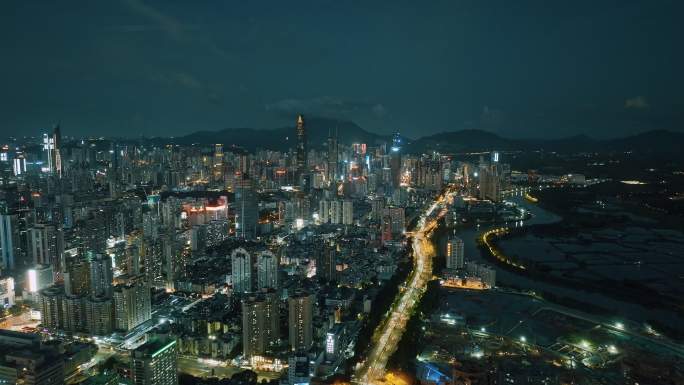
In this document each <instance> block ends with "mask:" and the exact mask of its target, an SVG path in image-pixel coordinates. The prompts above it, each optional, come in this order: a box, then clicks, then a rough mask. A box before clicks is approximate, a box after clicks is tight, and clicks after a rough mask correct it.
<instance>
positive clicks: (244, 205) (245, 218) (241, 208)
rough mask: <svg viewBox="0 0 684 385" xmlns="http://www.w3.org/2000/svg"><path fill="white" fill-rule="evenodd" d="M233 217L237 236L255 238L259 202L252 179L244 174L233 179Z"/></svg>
mask: <svg viewBox="0 0 684 385" xmlns="http://www.w3.org/2000/svg"><path fill="white" fill-rule="evenodd" d="M235 216H236V217H237V218H236V219H235V221H236V223H235V226H236V229H235V232H236V235H237V236H238V238H244V239H255V238H256V235H257V222H258V220H259V202H258V197H257V193H256V191H255V190H254V185H253V182H252V180H251V179H250V178H249V177H248V176H247V175H245V174H241V176H240V178H239V179H237V180H236V181H235Z"/></svg>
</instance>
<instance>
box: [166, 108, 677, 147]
mask: <svg viewBox="0 0 684 385" xmlns="http://www.w3.org/2000/svg"><path fill="white" fill-rule="evenodd" d="M305 122H306V132H307V137H308V141H309V146H310V147H311V148H317V147H323V146H325V143H326V140H327V138H328V135H329V133H333V134H334V133H335V131H337V135H338V140H339V142H340V143H347V144H350V143H367V144H369V145H374V144H380V143H388V142H389V141H391V136H390V135H379V134H375V133H372V132H369V131H366V130H364V129H363V128H361V127H359V126H358V125H357V124H356V123H354V122H350V121H345V120H337V119H329V118H319V117H311V118H306V120H305ZM153 140H155V141H159V142H164V143H169V142H171V143H175V144H184V145H188V144H193V143H200V144H213V143H222V144H223V145H224V147H230V146H237V147H241V148H244V149H245V150H248V151H254V150H255V149H258V148H265V149H272V150H280V151H286V150H287V149H289V148H292V147H294V145H295V141H296V135H295V128H294V124H293V125H292V126H290V127H280V128H272V129H255V128H228V129H224V130H220V131H198V132H195V133H192V134H189V135H186V136H182V137H175V138H156V139H153ZM404 141H405V145H404V152H408V153H426V152H432V151H438V152H441V153H462V152H469V151H488V150H501V151H511V150H539V149H543V150H545V151H556V152H578V151H582V152H610V151H618V152H625V151H634V152H639V153H662V154H678V155H682V154H684V151H682V148H683V147H684V133H682V132H675V131H666V130H653V131H647V132H643V133H640V134H637V135H632V136H626V137H622V138H615V139H601V140H599V139H593V138H590V137H588V136H586V135H578V136H572V137H567V138H562V139H547V140H544V139H513V138H506V137H502V136H499V135H497V134H494V133H492V132H488V131H483V130H460V131H452V132H442V133H438V134H434V135H429V136H424V137H421V138H418V139H415V140H411V139H409V138H404Z"/></svg>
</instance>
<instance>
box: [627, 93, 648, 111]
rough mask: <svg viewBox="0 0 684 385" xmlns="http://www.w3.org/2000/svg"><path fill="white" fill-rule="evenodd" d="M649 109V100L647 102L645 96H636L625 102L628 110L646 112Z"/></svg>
mask: <svg viewBox="0 0 684 385" xmlns="http://www.w3.org/2000/svg"><path fill="white" fill-rule="evenodd" d="M649 107H650V105H649V104H648V100H646V98H644V97H643V96H636V97H633V98H630V99H627V100H625V108H626V109H628V110H630V109H633V110H645V109H647V108H649Z"/></svg>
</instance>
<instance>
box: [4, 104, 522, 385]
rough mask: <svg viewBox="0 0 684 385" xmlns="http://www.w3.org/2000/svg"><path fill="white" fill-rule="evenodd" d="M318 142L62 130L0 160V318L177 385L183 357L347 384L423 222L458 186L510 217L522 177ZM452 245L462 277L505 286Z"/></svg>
mask: <svg viewBox="0 0 684 385" xmlns="http://www.w3.org/2000/svg"><path fill="white" fill-rule="evenodd" d="M307 129H308V127H307V125H306V121H305V120H304V118H303V117H302V116H299V117H297V119H296V122H295V127H294V133H295V138H296V143H295V146H294V148H293V149H290V150H289V151H274V150H268V149H263V150H257V151H255V152H253V153H248V152H247V151H245V150H243V149H241V148H238V147H235V146H224V145H222V144H211V145H200V144H197V145H176V144H160V143H159V142H158V141H144V140H123V139H122V140H110V139H104V138H69V137H62V132H61V128H60V127H59V126H57V127H55V128H54V129H53V130H52V131H51V133H49V134H46V135H45V136H44V137H42V138H37V139H36V138H24V139H23V140H21V141H20V140H16V139H15V140H13V141H11V142H10V143H9V144H7V145H4V146H2V147H0V305H2V307H4V308H5V309H7V310H9V309H12V308H15V309H16V308H17V305H18V304H20V305H22V306H23V308H22V309H29V310H27V312H28V313H27V314H30V317H29V318H32V319H33V320H34V321H35V323H37V324H38V325H39V327H38V328H37V329H36V330H38V331H40V332H41V333H42V338H43V339H44V338H57V339H64V340H73V339H83V338H86V339H89V338H90V339H93V340H95V339H96V340H97V341H108V342H107V343H108V347H110V348H114V349H119V353H121V350H122V351H125V352H127V353H126V355H127V356H128V357H130V359H131V370H130V371H128V373H130V374H129V375H130V376H131V377H132V378H133V379H135V378H138V377H140V376H143V377H145V378H163V380H160V381H162V382H157V383H173V381H174V378H176V377H174V376H173V375H172V374H169V373H171V372H175V371H176V370H177V366H178V364H177V362H176V361H175V358H174V357H176V356H177V355H178V354H183V355H188V356H194V357H198V358H212V359H218V360H223V361H225V362H233V363H235V362H239V363H240V365H243V366H249V367H252V368H255V369H259V370H275V371H277V370H281V369H283V368H285V367H287V368H288V375H287V378H286V379H285V380H287V381H288V382H289V383H290V384H303V383H307V382H308V381H309V379H310V378H311V377H312V376H320V377H324V378H325V377H327V376H332V375H334V374H336V373H342V372H345V371H347V370H348V368H347V364H348V363H347V360H348V358H349V357H351V356H352V355H353V354H354V351H355V349H359V347H357V346H355V340H356V336H357V334H358V333H359V330H360V328H361V326H362V324H363V319H364V316H363V315H364V314H368V313H369V312H370V311H372V308H373V303H374V300H375V298H376V297H375V296H376V295H377V293H378V289H379V288H380V287H381V286H382V285H383V284H384V283H385V282H387V281H388V280H390V279H391V278H392V276H393V275H394V274H395V272H396V270H397V267H398V266H399V264H401V263H405V262H406V261H407V252H406V250H407V247H408V245H407V243H406V238H405V233H406V230H407V227H408V226H409V224H410V223H411V221H412V220H414V219H415V218H416V216H417V214H418V211H419V209H420V208H421V207H423V205H424V204H425V203H426V202H429V201H431V200H432V199H433V197H434V194H435V193H437V192H439V191H440V190H441V189H442V188H443V187H444V186H445V185H446V184H448V183H452V182H455V181H458V182H460V183H461V184H462V185H463V186H464V191H470V192H471V195H474V196H478V197H479V198H481V199H480V200H482V201H483V202H499V201H500V199H501V197H500V192H501V191H502V190H503V189H504V188H505V186H506V183H509V178H508V175H510V169H509V168H508V167H507V165H505V164H502V163H500V162H499V155H498V153H494V155H492V158H491V160H489V161H487V162H485V161H483V160H481V161H480V163H479V165H478V166H473V164H471V163H469V162H461V161H456V160H454V159H453V158H452V157H450V156H443V155H439V154H431V155H421V156H413V155H408V154H404V153H403V152H402V145H403V143H402V142H403V139H402V138H401V137H400V136H399V135H398V134H395V135H394V136H393V137H392V138H391V139H389V140H388V141H387V142H386V143H353V144H343V143H341V142H340V141H339V140H338V135H337V132H336V130H332V129H331V130H330V133H329V136H328V139H327V141H326V143H325V145H324V146H323V147H322V148H319V147H316V148H314V147H311V146H310V144H309V142H308V137H309V135H308V134H309V133H308V132H307ZM473 205H474V203H473ZM449 245H450V246H449V249H448V250H447V258H448V259H447V261H448V266H447V267H448V270H449V271H450V272H458V273H459V274H460V273H463V272H465V273H467V274H468V275H467V277H468V278H467V279H479V280H480V281H479V282H481V285H482V286H484V287H493V286H495V277H494V272H493V270H491V269H489V268H487V267H486V266H478V265H476V264H470V263H469V264H466V263H465V262H464V258H463V248H462V245H460V246H459V244H458V242H456V240H453V242H452V241H450V243H449ZM459 247H460V249H459ZM176 300H178V301H179V303H181V302H182V303H183V305H182V306H180V305H173V304H174V303H176V302H174V301H176ZM162 303H163V305H162ZM168 304H171V305H168ZM160 329H163V331H164V333H165V334H164V336H161V337H160V336H159V335H158V332H159V331H160ZM30 346H34V345H30ZM36 349H38V351H39V352H43V350H42V348H40V349H39V348H36ZM40 354H45V355H46V356H45V357H47V356H48V355H49V354H52V353H49V352H47V350H46V351H45V352H43V353H40ZM56 354H60V353H59V352H57V353H56ZM6 360H10V358H6ZM46 360H47V358H46ZM52 361H54V360H52ZM167 361H168V362H167ZM8 362H9V361H8ZM36 362H38V361H36ZM157 362H164V363H163V364H159V363H157ZM162 366H163V367H164V368H166V369H165V371H163V373H162V372H160V371H159V370H160V369H159V368H160V367H162ZM181 369H182V368H181ZM167 371H168V373H167ZM167 377H168V381H171V382H167V379H166V378H167ZM141 378H142V377H141ZM136 381H137V380H134V383H146V382H136ZM38 383H40V382H38Z"/></svg>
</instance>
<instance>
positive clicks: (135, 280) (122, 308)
mask: <svg viewBox="0 0 684 385" xmlns="http://www.w3.org/2000/svg"><path fill="white" fill-rule="evenodd" d="M118 279H119V280H124V279H122V278H121V277H119V278H118ZM125 281H126V282H125V283H123V284H121V285H117V286H116V287H115V288H114V328H115V329H117V330H124V331H129V330H131V329H133V328H134V327H136V326H138V325H140V324H141V323H143V322H145V321H147V320H149V319H150V318H152V306H151V298H150V288H149V286H148V285H147V283H146V282H145V277H144V276H142V275H139V276H134V277H130V278H129V277H126V279H125Z"/></svg>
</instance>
